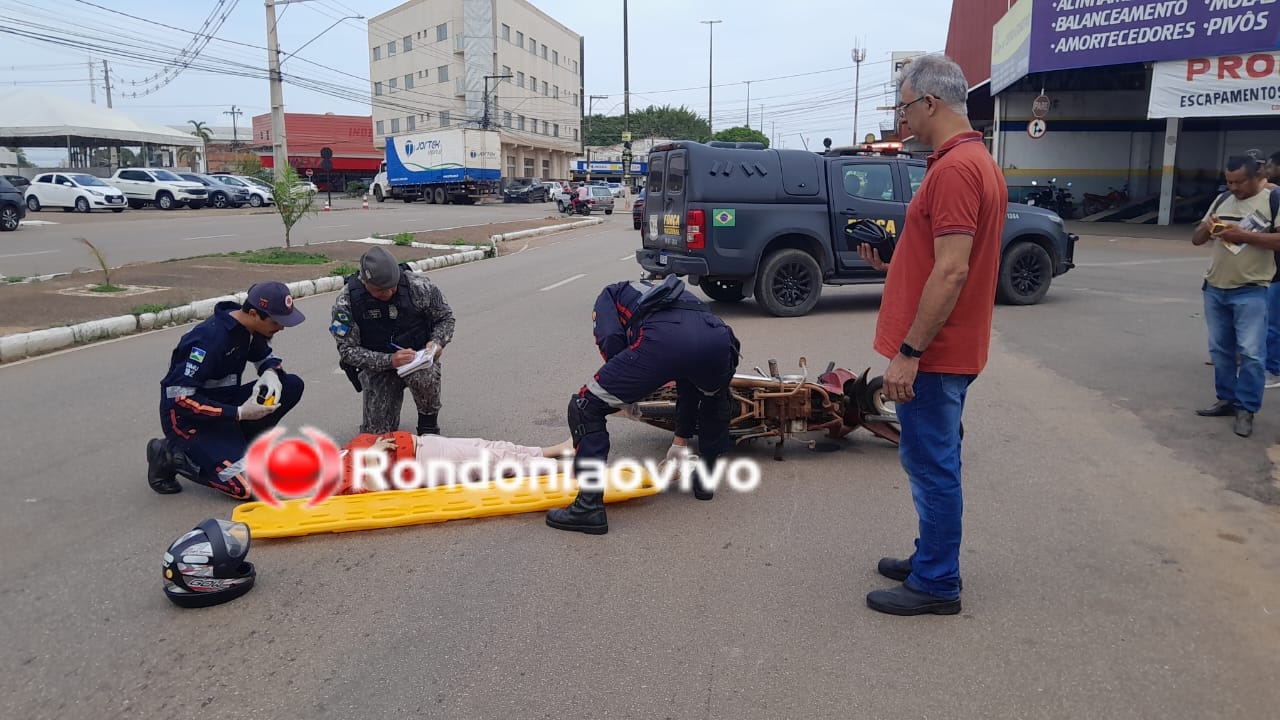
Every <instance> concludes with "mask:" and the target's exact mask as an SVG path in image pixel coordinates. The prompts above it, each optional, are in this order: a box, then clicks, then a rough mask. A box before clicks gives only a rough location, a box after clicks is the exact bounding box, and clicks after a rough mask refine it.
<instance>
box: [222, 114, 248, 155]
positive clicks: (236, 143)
mask: <svg viewBox="0 0 1280 720" xmlns="http://www.w3.org/2000/svg"><path fill="white" fill-rule="evenodd" d="M222 114H223V115H230V116H231V149H232V150H236V149H238V148H239V147H240V131H239V129H238V128H237V127H236V118H238V117H240V116H241V115H243V114H244V112H243V111H242V110H240V108H237V107H236V106H235V105H232V106H231V109H230V110H223V111H222Z"/></svg>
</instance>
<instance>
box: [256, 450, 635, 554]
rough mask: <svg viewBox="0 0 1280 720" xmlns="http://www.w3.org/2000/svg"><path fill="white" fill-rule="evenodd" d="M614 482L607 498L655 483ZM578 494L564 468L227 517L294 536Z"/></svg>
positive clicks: (526, 505)
mask: <svg viewBox="0 0 1280 720" xmlns="http://www.w3.org/2000/svg"><path fill="white" fill-rule="evenodd" d="M616 475H617V482H614V481H613V479H612V478H611V479H610V482H609V483H608V484H607V485H606V487H605V495H604V501H605V502H606V503H614V502H621V501H623V500H631V499H633V498H639V497H646V496H649V495H656V494H657V493H658V492H659V488H658V487H657V485H656V484H655V483H654V482H653V478H652V477H650V476H649V475H648V474H647V473H645V472H644V471H640V472H639V473H638V474H637V473H636V472H635V471H634V470H631V469H629V468H619V469H617V470H616ZM576 495H577V485H576V483H575V482H574V480H573V479H572V478H571V477H569V476H567V475H564V474H557V475H551V476H548V475H542V476H539V477H537V478H535V479H533V480H528V479H520V481H519V482H516V481H514V480H512V481H510V483H509V485H507V486H504V484H500V483H497V482H490V483H487V484H485V485H454V486H444V487H428V488H418V489H415V490H387V491H383V492H370V493H363V494H359V495H337V496H334V497H331V498H329V499H328V500H326V501H324V502H323V503H320V504H319V505H317V506H315V507H313V508H307V507H305V505H306V504H307V502H308V501H309V498H301V499H298V500H282V501H281V504H282V507H280V508H274V507H271V506H270V505H267V504H266V503H262V502H257V501H254V502H247V503H243V504H241V505H240V506H238V507H236V509H235V511H234V512H232V514H231V519H232V520H235V521H236V522H242V523H245V524H246V525H248V526H249V530H250V531H251V532H252V533H253V538H254V539H258V538H281V537H297V536H299V535H313V534H316V533H324V532H352V531H355V530H375V529H378V528H389V527H404V526H406V525H423V524H427V523H438V522H446V521H448V520H462V519H466V518H483V517H493V516H495V515H515V514H519V513H529V512H540V511H544V510H550V509H552V508H558V507H564V506H565V505H568V504H569V503H571V502H573V499H574V497H575V496H576Z"/></svg>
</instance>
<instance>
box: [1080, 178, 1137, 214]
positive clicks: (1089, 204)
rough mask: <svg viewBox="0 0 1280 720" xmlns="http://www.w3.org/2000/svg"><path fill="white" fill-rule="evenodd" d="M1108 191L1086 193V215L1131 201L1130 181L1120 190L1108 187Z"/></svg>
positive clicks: (1121, 205) (1111, 208)
mask: <svg viewBox="0 0 1280 720" xmlns="http://www.w3.org/2000/svg"><path fill="white" fill-rule="evenodd" d="M1107 191H1108V192H1107V194H1106V195H1096V194H1094V193H1085V194H1084V214H1085V216H1086V217H1088V216H1089V215H1095V214H1097V213H1100V212H1102V211H1104V210H1113V209H1115V208H1118V207H1123V206H1125V205H1127V204H1128V203H1129V183H1125V184H1124V187H1123V188H1121V189H1119V190H1117V189H1115V188H1113V187H1108V188H1107Z"/></svg>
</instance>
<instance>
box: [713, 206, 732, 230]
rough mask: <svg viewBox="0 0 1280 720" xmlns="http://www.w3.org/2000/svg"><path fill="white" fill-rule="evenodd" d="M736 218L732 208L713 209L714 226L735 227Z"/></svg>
mask: <svg viewBox="0 0 1280 720" xmlns="http://www.w3.org/2000/svg"><path fill="white" fill-rule="evenodd" d="M736 220H737V218H736V217H735V216H734V213H733V209H732V208H716V209H714V210H712V211H711V226H712V227H733V226H734V224H735V223H736Z"/></svg>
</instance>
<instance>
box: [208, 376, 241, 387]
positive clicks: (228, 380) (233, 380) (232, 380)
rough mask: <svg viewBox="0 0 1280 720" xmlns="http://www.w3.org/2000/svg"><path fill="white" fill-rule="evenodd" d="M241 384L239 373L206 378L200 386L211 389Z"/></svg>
mask: <svg viewBox="0 0 1280 720" xmlns="http://www.w3.org/2000/svg"><path fill="white" fill-rule="evenodd" d="M239 384H240V376H239V375H224V376H223V377H220V378H217V379H215V380H205V381H204V384H202V385H201V386H200V387H202V388H206V389H210V390H211V389H213V388H224V387H235V386H236V385H239Z"/></svg>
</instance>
